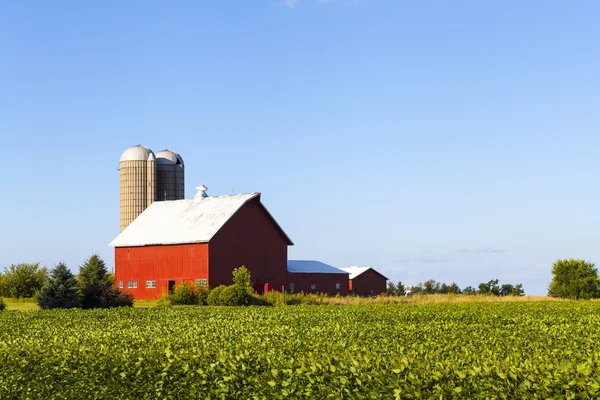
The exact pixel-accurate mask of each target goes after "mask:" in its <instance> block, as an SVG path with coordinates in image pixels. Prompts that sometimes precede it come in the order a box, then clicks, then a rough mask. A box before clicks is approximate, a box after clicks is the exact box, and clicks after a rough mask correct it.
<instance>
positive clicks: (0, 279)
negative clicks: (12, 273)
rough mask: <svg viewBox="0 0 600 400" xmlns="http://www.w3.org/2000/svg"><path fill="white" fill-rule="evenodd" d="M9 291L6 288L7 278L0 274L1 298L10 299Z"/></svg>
mask: <svg viewBox="0 0 600 400" xmlns="http://www.w3.org/2000/svg"><path fill="white" fill-rule="evenodd" d="M8 296H9V294H8V289H7V288H6V276H4V274H3V273H2V272H0V297H8Z"/></svg>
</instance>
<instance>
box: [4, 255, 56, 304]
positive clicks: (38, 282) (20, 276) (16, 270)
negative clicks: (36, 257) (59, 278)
mask: <svg viewBox="0 0 600 400" xmlns="http://www.w3.org/2000/svg"><path fill="white" fill-rule="evenodd" d="M47 278H48V270H47V269H46V267H40V263H34V264H17V265H11V266H10V267H8V268H6V269H5V270H4V279H3V280H4V283H3V285H4V289H3V290H4V291H6V293H5V294H6V295H8V296H10V297H16V298H25V297H35V296H36V295H37V293H38V292H39V291H40V289H41V288H42V286H44V283H45V282H46V279H47Z"/></svg>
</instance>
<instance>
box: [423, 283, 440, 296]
mask: <svg viewBox="0 0 600 400" xmlns="http://www.w3.org/2000/svg"><path fill="white" fill-rule="evenodd" d="M439 292H440V283H439V282H436V281H435V280H433V279H429V280H427V281H425V283H423V293H425V294H436V293H439Z"/></svg>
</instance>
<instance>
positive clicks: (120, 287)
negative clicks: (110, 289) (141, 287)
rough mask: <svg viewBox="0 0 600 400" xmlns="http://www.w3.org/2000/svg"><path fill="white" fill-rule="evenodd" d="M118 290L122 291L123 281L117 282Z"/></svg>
mask: <svg viewBox="0 0 600 400" xmlns="http://www.w3.org/2000/svg"><path fill="white" fill-rule="evenodd" d="M119 289H123V281H119Z"/></svg>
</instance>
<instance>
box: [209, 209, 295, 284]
mask: <svg viewBox="0 0 600 400" xmlns="http://www.w3.org/2000/svg"><path fill="white" fill-rule="evenodd" d="M287 246H288V241H287V238H286V237H285V235H284V234H283V233H282V232H281V230H280V229H279V228H278V227H277V225H276V224H275V223H274V222H273V221H272V219H271V217H270V216H269V215H268V213H267V211H266V210H265V209H264V207H263V205H262V204H261V203H260V200H258V199H254V200H251V201H249V202H247V203H246V204H245V205H244V206H243V207H242V208H240V209H239V210H238V211H237V212H236V213H235V214H234V215H233V216H232V217H231V218H230V219H229V221H227V223H226V224H225V225H224V226H223V227H222V228H221V229H220V230H219V232H217V234H216V235H215V236H214V237H213V238H212V240H211V241H210V286H211V287H215V286H218V285H230V284H231V283H232V280H231V273H232V271H233V270H234V269H235V268H237V267H240V266H242V265H245V266H246V268H248V270H249V271H250V274H251V276H252V280H253V282H254V285H255V286H256V287H262V285H264V283H269V286H270V287H271V288H276V289H277V288H281V286H282V285H285V279H286V273H287Z"/></svg>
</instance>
